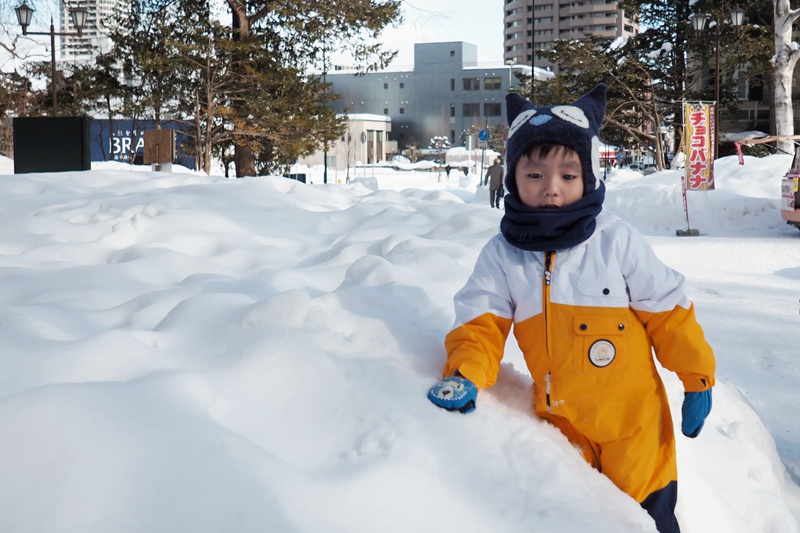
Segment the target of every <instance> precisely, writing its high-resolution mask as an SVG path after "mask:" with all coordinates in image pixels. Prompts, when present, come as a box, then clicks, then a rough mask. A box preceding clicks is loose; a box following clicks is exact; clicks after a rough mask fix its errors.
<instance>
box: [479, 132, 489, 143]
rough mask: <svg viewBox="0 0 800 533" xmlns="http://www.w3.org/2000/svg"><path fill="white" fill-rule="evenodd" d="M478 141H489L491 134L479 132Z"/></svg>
mask: <svg viewBox="0 0 800 533" xmlns="http://www.w3.org/2000/svg"><path fill="white" fill-rule="evenodd" d="M478 139H480V140H481V141H486V140H488V139H489V132H488V131H486V130H481V131H479V132H478Z"/></svg>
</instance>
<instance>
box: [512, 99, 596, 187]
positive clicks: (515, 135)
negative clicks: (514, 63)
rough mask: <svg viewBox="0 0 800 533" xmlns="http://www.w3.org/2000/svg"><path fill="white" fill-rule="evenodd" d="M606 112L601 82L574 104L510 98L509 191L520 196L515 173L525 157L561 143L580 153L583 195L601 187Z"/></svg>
mask: <svg viewBox="0 0 800 533" xmlns="http://www.w3.org/2000/svg"><path fill="white" fill-rule="evenodd" d="M605 112H606V85H605V84H603V83H601V84H600V85H598V86H597V87H595V88H594V89H592V90H591V91H589V92H588V93H586V94H585V95H583V96H581V97H580V98H578V99H577V100H576V101H575V102H573V103H572V104H571V105H550V106H542V107H535V106H534V105H533V104H532V103H530V102H529V101H528V100H526V99H525V98H523V97H522V96H520V95H518V94H516V93H509V94H507V95H506V115H507V116H508V141H506V161H507V162H508V165H507V166H506V169H507V170H506V189H507V190H508V191H509V193H511V194H513V195H514V196H515V197H517V198H518V197H519V191H518V190H517V183H516V181H515V179H514V172H515V170H516V168H517V162H518V161H519V158H520V157H521V156H522V154H523V153H524V152H525V151H526V150H527V149H528V148H530V147H531V146H534V145H537V144H560V145H563V146H566V147H567V148H570V149H572V150H574V151H575V152H577V153H578V156H579V157H580V160H581V166H582V167H583V185H584V187H583V194H584V196H586V195H587V194H589V193H591V192H592V191H594V190H595V188H596V187H597V176H598V175H600V126H601V125H602V123H603V115H604V114H605Z"/></svg>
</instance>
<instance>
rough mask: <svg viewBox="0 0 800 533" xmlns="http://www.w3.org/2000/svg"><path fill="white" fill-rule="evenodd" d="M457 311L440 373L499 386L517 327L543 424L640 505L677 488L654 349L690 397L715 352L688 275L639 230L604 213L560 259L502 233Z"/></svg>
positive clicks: (704, 382) (708, 373) (705, 378)
mask: <svg viewBox="0 0 800 533" xmlns="http://www.w3.org/2000/svg"><path fill="white" fill-rule="evenodd" d="M455 308H456V323H455V326H454V328H453V330H452V331H451V332H450V333H449V334H448V335H447V337H446V339H445V347H446V349H447V363H446V365H445V369H444V375H445V376H449V375H452V374H453V373H454V372H455V371H458V372H459V373H460V374H461V375H463V376H464V377H466V378H467V379H469V380H470V381H472V382H473V383H475V384H476V385H477V386H478V388H485V387H490V386H491V385H493V384H494V383H495V381H496V379H497V374H498V371H499V367H500V361H501V359H502V358H503V349H504V346H505V340H506V338H507V336H508V334H509V331H510V329H511V326H512V323H513V326H514V336H515V337H516V339H517V342H518V344H519V347H520V349H521V350H522V353H523V355H524V357H525V361H526V363H527V366H528V369H529V370H530V373H531V376H532V377H533V381H534V398H535V411H536V413H537V414H538V415H539V416H540V417H542V418H544V419H546V420H548V421H549V422H551V423H552V424H554V425H555V426H556V427H558V428H559V429H560V430H561V431H562V432H563V433H564V435H565V436H566V437H567V438H568V439H569V440H570V441H571V442H573V443H574V444H576V445H578V446H580V448H581V449H582V451H583V454H584V457H585V458H586V459H587V461H589V462H590V463H591V464H592V465H593V466H594V467H595V468H597V469H598V470H600V471H601V472H603V473H604V474H605V475H607V476H608V477H609V478H610V479H611V480H612V481H613V482H614V483H615V484H616V485H617V486H618V487H619V488H620V489H621V490H623V491H624V492H626V493H627V494H629V495H630V496H631V497H633V498H634V499H635V500H636V501H637V502H640V503H641V502H642V501H643V500H644V499H645V498H646V497H647V496H648V495H650V494H652V493H654V492H655V491H657V490H659V489H662V488H664V487H665V486H667V484H668V483H670V482H672V481H677V465H676V458H675V436H674V431H673V425H672V418H671V415H670V410H669V405H668V402H667V397H666V393H665V389H664V384H663V382H662V381H661V378H660V377H659V375H658V372H657V370H656V364H655V361H654V359H653V356H652V349H655V354H656V357H657V358H658V360H659V362H660V363H661V364H662V365H663V366H664V367H665V368H666V369H668V370H671V371H673V372H675V373H677V375H678V377H679V378H680V379H681V381H682V382H683V386H684V389H685V390H686V391H701V390H705V389H708V388H710V387H712V386H713V385H714V370H715V362H714V355H713V352H712V350H711V347H710V346H709V345H708V343H707V342H706V341H705V338H704V335H703V331H702V329H701V328H700V325H699V324H698V323H697V321H696V320H695V316H694V308H693V305H692V303H691V301H690V300H689V299H688V298H687V296H686V294H685V292H684V279H683V276H681V275H680V274H679V273H677V272H675V271H674V270H672V269H670V268H668V267H667V266H665V265H664V264H663V263H662V262H661V261H660V260H659V259H658V258H657V257H656V255H655V253H654V252H653V250H652V248H651V247H650V245H649V244H648V243H647V242H646V241H645V240H644V238H643V237H642V236H641V234H640V233H639V232H638V231H636V230H635V229H634V228H633V227H631V226H630V225H629V224H627V223H625V222H623V221H622V220H620V219H619V218H617V217H615V216H612V215H608V214H605V213H601V214H600V215H599V216H598V217H597V227H596V229H595V231H594V233H593V234H592V236H591V237H590V238H589V239H587V240H586V241H584V242H583V243H581V244H579V245H577V246H575V247H573V248H569V249H566V250H562V251H558V252H532V251H524V250H520V249H518V248H515V247H513V246H511V245H510V244H509V243H507V242H506V241H505V239H504V238H503V237H502V236H501V235H497V236H495V237H494V238H492V239H491V240H490V241H489V242H488V243H487V245H486V246H485V247H484V249H483V250H482V252H481V254H480V256H479V258H478V260H477V263H476V265H475V269H474V271H473V273H472V275H471V276H470V278H469V280H468V282H467V284H466V285H465V286H464V288H463V289H461V290H460V291H459V292H458V293H457V294H456V297H455Z"/></svg>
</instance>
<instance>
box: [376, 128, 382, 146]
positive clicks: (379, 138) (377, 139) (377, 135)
mask: <svg viewBox="0 0 800 533" xmlns="http://www.w3.org/2000/svg"><path fill="white" fill-rule="evenodd" d="M375 140H376V141H378V142H379V143H380V142H383V132H382V131H381V130H378V131H376V132H375Z"/></svg>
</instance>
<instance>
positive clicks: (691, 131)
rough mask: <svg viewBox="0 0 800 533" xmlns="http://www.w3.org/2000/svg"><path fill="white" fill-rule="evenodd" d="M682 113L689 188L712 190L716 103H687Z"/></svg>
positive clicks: (687, 185)
mask: <svg viewBox="0 0 800 533" xmlns="http://www.w3.org/2000/svg"><path fill="white" fill-rule="evenodd" d="M683 114H684V117H683V118H684V124H685V128H686V143H685V144H686V150H687V158H686V188H687V189H689V190H690V191H707V190H713V189H714V142H715V139H714V121H715V120H716V106H715V105H714V104H703V103H693V102H686V103H685V104H684V108H683Z"/></svg>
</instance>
